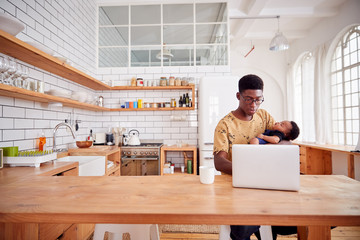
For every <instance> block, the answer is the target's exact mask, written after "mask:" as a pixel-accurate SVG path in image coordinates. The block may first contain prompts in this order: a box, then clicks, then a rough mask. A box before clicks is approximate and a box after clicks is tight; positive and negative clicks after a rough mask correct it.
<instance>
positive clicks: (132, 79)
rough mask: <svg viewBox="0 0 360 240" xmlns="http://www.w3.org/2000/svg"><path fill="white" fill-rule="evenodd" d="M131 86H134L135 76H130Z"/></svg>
mask: <svg viewBox="0 0 360 240" xmlns="http://www.w3.org/2000/svg"><path fill="white" fill-rule="evenodd" d="M131 86H132V87H135V86H136V78H135V77H133V78H131Z"/></svg>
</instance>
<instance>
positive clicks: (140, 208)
mask: <svg viewBox="0 0 360 240" xmlns="http://www.w3.org/2000/svg"><path fill="white" fill-rule="evenodd" d="M2 183H3V184H2V185H1V186H0V193H1V203H0V222H1V223H23V224H31V223H63V224H64V223H130V224H135V223H138V224H145V223H158V224H166V223H167V224H210V225H211V224H213V225H224V224H240V225H241V224H248V225H284V226H293V225H296V226H309V228H308V234H309V235H308V236H309V238H308V239H329V236H330V226H360V183H359V182H358V181H355V180H353V179H350V178H348V177H345V176H331V175H330V176H329V175H323V176H322V175H321V176H320V175H319V176H313V175H306V176H301V190H300V191H299V192H288V191H274V190H256V189H241V188H233V187H232V184H231V176H216V178H215V183H214V184H211V185H204V184H200V180H199V176H196V175H186V176H176V175H175V176H146V177H141V176H123V177H115V178H114V177H72V176H69V177H50V176H33V177H32V178H31V181H29V179H28V178H27V179H25V178H19V179H18V180H17V181H11V182H7V181H2ZM179 183H181V184H179ZM0 225H1V224H0Z"/></svg>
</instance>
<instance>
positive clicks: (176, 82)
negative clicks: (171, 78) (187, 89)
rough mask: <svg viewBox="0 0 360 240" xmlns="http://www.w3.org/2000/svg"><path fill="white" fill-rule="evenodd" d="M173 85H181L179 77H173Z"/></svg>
mask: <svg viewBox="0 0 360 240" xmlns="http://www.w3.org/2000/svg"><path fill="white" fill-rule="evenodd" d="M175 86H181V79H180V78H176V79H175Z"/></svg>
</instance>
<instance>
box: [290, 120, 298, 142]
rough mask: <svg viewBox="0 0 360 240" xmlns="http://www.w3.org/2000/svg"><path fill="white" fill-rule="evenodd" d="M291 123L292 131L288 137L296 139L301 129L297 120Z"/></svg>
mask: <svg viewBox="0 0 360 240" xmlns="http://www.w3.org/2000/svg"><path fill="white" fill-rule="evenodd" d="M290 123H291V126H292V128H291V131H290V133H289V136H288V137H287V139H288V140H295V139H296V138H297V137H298V136H299V134H300V129H299V127H298V125H297V124H296V122H294V121H291V122H290Z"/></svg>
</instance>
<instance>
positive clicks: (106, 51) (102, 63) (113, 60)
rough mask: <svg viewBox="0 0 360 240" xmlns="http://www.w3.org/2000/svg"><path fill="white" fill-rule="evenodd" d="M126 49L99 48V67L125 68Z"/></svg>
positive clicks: (126, 59)
mask: <svg viewBox="0 0 360 240" xmlns="http://www.w3.org/2000/svg"><path fill="white" fill-rule="evenodd" d="M127 66H128V51H127V48H100V49H99V67H127Z"/></svg>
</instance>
